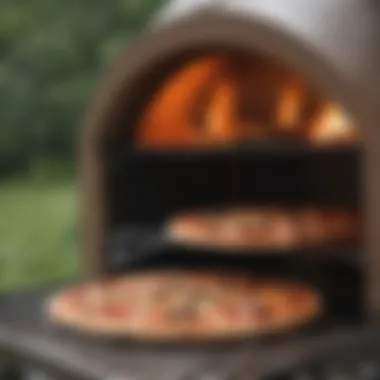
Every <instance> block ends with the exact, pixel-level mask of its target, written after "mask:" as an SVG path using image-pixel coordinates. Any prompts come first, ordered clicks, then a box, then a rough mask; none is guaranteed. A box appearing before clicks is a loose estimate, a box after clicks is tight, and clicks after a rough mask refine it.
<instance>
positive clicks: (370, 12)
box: [80, 0, 380, 313]
mask: <svg viewBox="0 0 380 380" xmlns="http://www.w3.org/2000/svg"><path fill="white" fill-rule="evenodd" d="M374 8H375V6H374V4H373V3H372V2H370V1H361V2H358V1H356V0H352V1H351V0H344V1H341V0H320V1H318V2H307V3H306V2H305V1H304V0H291V1H290V0H289V1H286V2H285V1H282V0H275V1H261V0H257V1H253V0H245V1H237V0H236V1H225V0H215V1H211V0H210V1H206V0H203V1H193V2H189V1H187V0H182V1H175V2H173V3H171V4H170V5H169V6H168V7H167V8H166V9H165V10H164V11H163V12H162V14H160V15H159V17H158V18H157V19H156V20H155V22H154V23H153V24H152V25H151V28H150V29H149V30H148V31H147V32H146V33H144V34H143V35H142V36H140V37H138V38H137V39H136V41H134V42H133V43H132V45H131V46H130V47H129V48H128V50H127V52H126V53H125V55H124V56H123V57H121V58H120V60H119V61H118V62H117V63H116V64H115V65H114V66H113V67H112V69H111V70H110V73H109V75H107V77H106V78H105V80H104V83H103V85H102V86H101V87H100V88H99V90H98V92H97V94H96V96H95V99H94V102H93V104H92V106H91V108H90V110H89V112H88V114H87V117H86V120H85V125H84V129H83V133H82V136H81V145H80V149H81V173H80V175H81V183H82V202H83V206H84V210H83V211H84V256H85V258H86V259H87V260H86V265H87V267H88V268H89V271H90V273H92V274H99V273H101V272H102V271H103V270H104V267H105V258H106V255H107V252H106V241H107V238H108V234H109V230H110V226H113V223H114V215H111V214H112V212H110V209H113V210H114V209H115V208H119V211H118V212H119V214H120V213H121V212H124V213H128V212H129V213H132V214H133V213H135V214H138V213H139V210H138V208H139V207H141V205H139V204H138V200H139V199H144V196H143V194H142V193H141V194H140V193H139V189H136V188H134V190H133V189H132V190H131V188H133V186H129V185H128V183H126V181H127V180H125V179H124V187H123V188H122V189H121V188H120V189H119V190H118V191H116V192H115V190H114V189H113V188H112V186H113V185H110V181H112V180H111V177H112V174H110V172H111V171H112V169H110V165H109V156H110V151H120V149H121V150H123V151H128V150H129V151H130V152H132V151H133V150H134V146H133V145H135V146H136V144H137V145H138V141H140V142H142V145H144V144H143V143H144V141H145V142H146V141H149V138H151V136H154V134H155V128H156V129H160V128H161V126H162V125H165V123H166V125H169V124H170V121H171V120H174V119H175V118H174V117H175V115H177V116H178V115H180V111H179V109H180V104H181V101H182V100H183V99H185V98H189V96H190V95H191V94H192V93H194V92H196V91H197V86H196V81H195V79H194V78H198V77H199V78H202V75H203V74H204V73H205V71H203V74H202V72H201V71H197V70H196V69H194V72H197V73H198V74H199V75H198V74H196V75H195V74H194V76H193V77H192V76H191V75H190V77H189V78H190V79H189V81H188V83H187V86H183V87H182V93H181V94H180V96H177V98H176V97H175V96H174V97H173V96H172V98H171V99H169V100H167V104H168V106H167V108H168V109H170V105H172V115H170V117H169V118H166V117H164V118H162V121H160V120H161V119H160V118H159V112H158V113H157V112H156V113H154V112H153V111H152V112H151V114H152V116H151V118H150V119H149V112H148V116H146V115H145V116H146V117H145V119H144V118H142V117H141V113H143V112H144V110H146V109H148V110H149V106H147V104H148V100H149V99H152V95H154V94H157V91H158V93H159V90H157V89H159V88H160V87H159V86H160V85H161V84H162V83H165V80H166V78H167V75H168V74H169V73H173V72H174V71H175V72H176V73H177V76H178V75H179V74H178V73H181V70H180V67H182V66H183V64H184V62H189V60H193V61H191V62H197V61H196V60H195V61H194V59H195V57H199V56H202V57H203V58H200V59H201V60H202V59H203V62H206V66H207V65H208V66H207V70H208V71H209V73H213V72H214V73H216V72H218V70H219V69H220V68H221V66H223V65H222V64H221V62H222V61H223V57H222V56H223V55H224V56H226V54H227V56H231V55H234V56H235V58H236V57H237V58H236V59H237V60H238V61H239V62H242V61H245V62H246V65H245V67H246V66H252V65H253V66H255V65H256V66H255V67H258V68H260V70H262V71H260V70H259V69H257V71H256V73H259V75H257V76H256V77H257V78H259V79H260V78H261V79H265V78H272V82H273V81H274V82H276V83H277V84H281V83H285V84H286V83H287V78H289V75H290V74H289V73H290V72H295V73H297V75H298V76H297V77H295V76H291V78H293V79H292V81H291V83H292V84H294V83H295V81H297V79H294V78H301V77H302V78H306V80H307V81H308V83H311V86H310V88H313V90H312V92H313V93H315V94H323V96H321V95H318V96H314V98H317V101H316V102H317V103H318V101H319V102H320V103H323V102H324V99H329V102H330V103H329V107H330V106H331V104H339V105H340V106H341V107H342V108H344V109H345V110H346V111H347V113H348V114H349V115H350V117H351V118H352V120H353V122H354V124H355V126H356V127H357V128H358V133H359V135H360V141H361V142H362V144H363V145H362V146H363V149H362V151H361V153H364V154H363V157H364V163H365V166H364V168H365V170H364V174H365V175H364V177H363V183H364V189H365V194H364V195H365V196H364V200H365V206H366V208H365V209H366V211H367V212H366V213H364V214H365V215H366V222H367V230H366V238H367V240H366V246H367V252H368V258H369V260H371V265H368V267H369V269H368V271H367V273H368V275H369V277H368V278H369V284H370V287H369V290H370V292H369V295H370V296H369V306H370V310H371V311H373V312H374V313H377V312H378V311H379V310H380V292H378V291H377V290H380V269H379V268H380V258H377V255H376V253H377V252H378V251H380V235H379V236H378V234H377V226H379V225H380V176H379V175H378V174H377V173H376V172H377V169H376V163H377V162H379V161H380V149H378V148H380V143H378V140H377V139H376V138H375V136H376V135H375V133H376V129H375V128H376V126H377V120H379V118H380V112H379V110H378V108H379V101H378V99H379V95H380V83H379V62H380V60H379V46H380V28H379V19H378V18H377V17H376V14H375V10H374ZM210 52H212V54H211V58H210V59H211V60H213V59H214V60H215V57H217V56H218V55H219V56H218V57H219V58H218V59H217V60H216V65H214V66H213V65H212V64H211V65H210V61H207V59H209V58H207V57H208V55H207V54H210ZM227 61H228V59H227ZM198 62H202V61H199V58H198ZM207 62H208V63H207ZM277 63H278V64H279V67H281V69H278V66H277ZM272 64H273V70H272V71H271V73H270V75H267V76H266V75H265V70H268V68H270V67H271V65H272ZM200 65H201V63H200ZM201 66H202V65H201ZM227 66H228V65H227ZM194 67H195V66H194ZM285 68H286V69H285ZM207 70H206V71H207ZM243 70H244V65H243V66H240V67H239V68H236V66H235V71H243ZM275 73H277V74H278V76H277V77H276V74H275ZM284 73H287V74H286V75H285V74H284ZM184 75H185V74H184ZM197 75H198V77H197ZM273 78H274V79H273ZM284 78H285V79H284ZM261 79H260V80H261ZM218 80H220V77H218ZM173 83H174V82H173ZM219 85H220V83H219ZM228 86H229V82H225V86H224V87H223V86H222V87H221V88H224V90H220V91H221V92H219V93H220V94H222V96H221V99H222V100H221V103H222V104H223V99H224V100H225V99H226V97H227V98H228V96H230V102H227V103H225V104H224V105H222V106H221V107H219V108H220V109H221V110H222V113H223V114H224V117H225V118H227V119H228V117H229V114H230V113H229V111H228V109H229V106H230V103H231V99H232V98H233V95H231V93H230V92H229V87H228ZM269 87H270V85H269V84H268V83H266V82H265V80H264V82H262V83H261V85H260V88H261V89H264V88H269ZM301 87H302V85H301ZM175 88H176V87H175V85H174V84H173V85H172V91H174V90H175ZM173 89H174V90H173ZM223 91H224V95H223ZM284 91H285V90H284ZM289 91H290V93H293V95H294V93H296V92H294V91H293V92H292V91H291V89H290V90H289ZM226 94H227V95H226ZM228 94H230V95H228ZM158 96H159V95H158ZM294 96H296V95H294ZM151 108H152V107H151ZM153 108H154V107H153ZM280 108H281V107H280V106H278V107H277V113H276V115H277V116H276V117H277V118H278V117H280V116H281V109H280ZM330 108H331V107H330ZM332 109H333V111H334V110H336V108H334V107H332ZM231 112H232V111H231ZM331 112H332V111H331ZM166 115H167V114H166ZM279 115H280V116H279ZM286 117H287V116H286V115H285V116H283V118H285V119H286ZM139 123H140V124H139ZM155 123H156V124H157V125H156V127H154V126H153V127H152V125H155ZM182 124H183V123H182ZM227 124H228V123H227ZM144 125H145V130H144ZM230 125H231V123H229V126H230ZM147 126H148V127H147ZM182 126H183V125H182ZM138 128H140V129H138ZM141 128H142V129H141ZM178 128H181V126H178ZM136 129H137V130H138V131H139V132H140V135H139V136H140V137H137V138H136V133H135V132H136ZM227 129H228V128H227ZM227 129H226V131H224V132H223V133H226V134H227V135H228V136H235V134H236V133H237V132H236V130H232V131H231V130H227ZM178 130H179V129H175V132H173V131H172V133H174V135H175V138H180V137H181V136H182V137H183V138H184V139H185V140H186V139H187V140H188V141H190V140H191V141H195V140H196V138H195V137H194V136H196V135H195V134H191V133H192V132H191V133H190V132H189V133H188V134H187V135H186V134H182V135H181V134H179V135H178ZM144 131H145V132H144ZM218 133H219V132H218ZM239 133H240V132H239ZM168 136H169V135H168ZM213 136H214V135H213ZM136 139H137V140H136ZM139 139H140V140H139ZM136 141H137V143H136ZM378 145H379V147H378ZM120 147H122V148H120ZM252 149H254V148H252ZM343 150H344V149H343ZM348 150H349V151H350V149H348ZM326 152H327V151H326ZM350 152H351V151H350ZM350 152H349V154H348V155H346V156H344V155H343V156H341V158H340V161H339V164H337V165H340V167H344V162H345V161H344V160H346V159H347V160H350V161H347V162H351V164H350V165H353V166H350V168H356V165H357V156H358V155H357V153H358V150H355V153H354V154H353V153H352V152H351V153H350ZM352 154H353V155H352ZM113 157H114V158H113V159H114V160H115V157H116V159H117V157H119V156H117V155H116V156H113ZM328 159H329V155H328V154H326V158H325V160H327V161H326V162H328ZM353 160H354V161H355V163H353ZM113 162H114V161H113ZM331 166H332V167H334V165H331ZM324 167H325V168H326V164H325V166H324ZM335 169H336V167H335ZM126 170H127V167H126V168H125V171H126ZM136 170H137V172H136V171H135V172H134V174H133V176H134V177H133V176H129V177H128V178H129V181H132V180H133V179H132V178H136V176H140V177H141V176H143V175H144V174H143V173H142V170H147V173H148V172H149V173H150V175H153V176H154V175H155V176H156V177H157V176H159V174H157V172H155V171H157V169H154V168H151V169H149V167H147V166H144V165H143V164H141V165H140V166H139V167H138V169H136ZM164 170H165V169H163V171H164ZM186 170H187V169H186ZM188 170H190V169H188ZM213 170H214V172H217V171H218V170H221V169H220V168H218V166H215V167H214V168H213ZM276 170H281V169H276ZM313 170H315V172H316V173H317V172H318V170H319V172H320V174H319V175H320V177H323V175H324V173H322V171H323V170H326V169H323V170H322V169H321V168H320V167H319V166H318V165H317V164H315V166H314V169H313ZM331 170H333V169H331ZM349 170H351V169H349ZM138 171H140V172H139V173H140V174H136V173H138ZM343 171H344V170H343ZM346 172H347V170H346ZM189 173H190V172H189ZM346 174H347V173H346ZM163 175H164V174H163ZM203 176H204V177H207V173H206V172H205V173H203ZM333 177H334V174H333V173H332V172H331V173H330V174H326V178H328V179H326V181H332V183H334V180H333ZM343 177H344V176H343ZM346 177H347V178H348V177H349V174H347V175H346ZM310 178H311V177H310ZM350 178H351V177H350ZM353 178H355V179H357V176H354V177H353ZM342 181H343V183H344V185H342V183H341V184H340V190H339V191H341V189H342V186H346V187H347V188H353V187H355V186H356V185H353V184H352V183H351V182H350V180H347V181H346V180H344V179H343V180H342ZM342 181H340V182H342ZM345 181H346V182H345ZM140 182H141V181H140ZM141 183H145V185H144V186H145V187H150V190H152V182H149V181H147V182H144V181H142V182H141ZM155 183H158V182H155ZM315 183H316V182H314V184H315ZM129 184H130V185H131V183H130V182H129ZM171 185H172V187H173V186H175V183H172V184H171ZM272 186H274V187H275V186H277V185H273V184H272ZM309 186H310V185H309ZM322 188H323V186H322V187H321V189H322ZM112 189H113V190H112ZM349 190H350V189H349ZM349 190H348V191H347V194H348V195H347V194H345V195H344V194H342V195H341V198H342V199H346V198H347V199H348V201H352V199H353V198H355V200H354V201H353V202H356V201H357V199H356V198H357V197H358V196H357V195H350V194H352V192H350V191H349ZM190 191H191V190H190ZM299 191H301V190H299ZM263 192H265V191H264V190H263ZM285 192H286V191H285ZM292 192H293V193H292ZM121 193H122V194H121ZM132 193H133V194H132ZM288 193H289V194H290V193H292V194H293V197H294V198H296V195H295V194H296V193H294V189H293V190H291V189H290V190H288ZM123 194H124V195H123ZM131 194H132V195H131ZM236 194H238V195H239V194H240V196H242V194H244V193H243V192H240V193H236ZM236 194H235V196H236V197H238V195H236ZM297 194H298V193H297ZM123 196H124V197H125V198H124V200H123ZM128 197H130V198H131V200H130V201H129V202H130V203H133V204H132V205H130V206H128V207H126V208H125V207H124V206H122V203H124V202H125V203H128V199H127V198H128ZM139 197H140V198H139ZM210 197H211V195H210V196H209V199H211V198H210ZM242 197H243V198H244V197H245V195H243V196H242ZM320 197H327V195H326V191H325V190H321V191H320ZM327 198H328V197H327ZM333 198H334V200H335V201H336V199H338V198H339V196H338V195H336V194H335V195H334V196H333V197H332V198H331V199H333ZM114 199H116V200H117V201H114ZM154 199H155V200H154V201H152V202H153V203H152V204H150V206H149V207H151V208H156V205H155V204H154V203H156V204H157V203H159V202H160V201H162V199H159V197H158V196H157V197H156V198H154ZM178 199H179V198H178ZM178 199H177V202H179V203H180V202H181V201H182V200H183V198H181V199H180V200H178ZM115 202H116V204H115ZM141 202H144V200H141ZM162 202H163V203H164V204H165V200H164V201H162ZM167 204H168V203H167ZM167 204H166V205H167ZM111 205H112V206H111ZM121 210H124V211H121ZM126 210H127V211H126ZM157 210H159V208H157ZM157 213H158V214H159V211H157ZM123 217H124V218H125V215H123ZM123 217H122V218H121V219H123ZM116 219H117V218H116ZM119 219H120V217H119ZM140 222H141V220H140ZM379 257H380V256H379ZM368 262H369V261H368ZM378 274H379V275H378Z"/></svg>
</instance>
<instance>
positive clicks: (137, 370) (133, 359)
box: [0, 287, 380, 380]
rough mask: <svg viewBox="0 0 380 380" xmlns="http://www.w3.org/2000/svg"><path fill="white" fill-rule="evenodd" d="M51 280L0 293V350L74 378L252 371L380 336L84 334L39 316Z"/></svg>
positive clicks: (351, 332)
mask: <svg viewBox="0 0 380 380" xmlns="http://www.w3.org/2000/svg"><path fill="white" fill-rule="evenodd" d="M56 288H57V287H51V288H44V289H37V290H32V291H28V292H22V293H11V294H3V295H1V296H0V351H2V352H5V353H8V354H11V355H12V356H14V357H16V358H18V359H20V360H28V361H31V362H36V363H40V364H41V365H42V366H43V365H47V366H49V368H54V370H56V371H58V372H61V373H63V374H65V376H68V377H71V378H76V379H83V380H84V379H109V380H111V379H112V380H117V379H127V380H129V379H131V380H132V379H133V380H161V379H162V380H164V379H165V380H192V379H196V380H203V379H208V380H210V379H211V380H214V379H215V380H219V379H223V380H224V379H229V378H231V377H233V378H234V379H245V378H250V379H253V378H259V377H261V376H262V375H263V374H264V373H265V372H266V371H267V370H268V368H270V370H271V371H274V370H283V369H287V368H292V367H293V366H295V365H297V364H298V363H301V362H302V361H304V360H307V359H308V358H309V356H310V355H317V354H319V353H321V354H322V353H324V352H326V349H327V348H329V349H330V350H334V347H342V346H347V345H349V344H350V343H352V344H354V345H355V347H356V348H357V347H358V345H359V344H360V339H361V340H362V341H363V342H364V341H365V342H367V341H368V339H373V340H374V339H375V336H376V340H377V342H379V341H380V339H379V338H380V328H377V327H376V328H373V327H372V328H369V327H368V328H360V329H357V330H355V329H349V328H346V329H344V328H341V329H340V330H337V329H334V330H333V331H331V332H326V333H324V335H323V338H322V336H321V335H320V334H317V333H310V334H311V335H310V334H308V335H307V336H306V337H303V338H301V337H298V338H297V337H294V336H293V337H288V338H287V339H285V338H284V337H283V338H281V339H279V340H275V341H273V340H272V341H269V340H267V341H263V340H261V341H255V342H253V341H251V342H245V343H244V344H239V345H238V344H236V343H234V344H230V345H223V346H221V345H220V346H198V347H195V346H190V347H184V346H182V347H181V346H169V345H167V346H157V345H156V346H155V345H147V344H145V345H141V344H140V345H139V344H136V343H133V342H122V343H121V342H110V341H104V340H97V339H95V338H91V339H90V338H86V337H83V336H79V335H77V334H74V333H72V332H67V331H62V330H59V329H57V328H56V327H55V326H53V325H51V324H50V323H49V321H48V320H47V319H46V318H45V316H44V314H43V312H42V310H43V303H44V301H45V300H46V298H47V296H48V295H49V294H51V293H52V292H53V291H54V290H55V289H56ZM374 329H375V330H374ZM374 331H375V332H374ZM277 339H278V338H277ZM335 349H336V348H335ZM274 355H275V358H276V360H273V358H274Z"/></svg>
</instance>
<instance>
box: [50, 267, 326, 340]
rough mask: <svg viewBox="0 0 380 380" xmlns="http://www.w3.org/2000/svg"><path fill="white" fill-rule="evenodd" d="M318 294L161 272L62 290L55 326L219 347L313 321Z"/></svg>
mask: <svg viewBox="0 0 380 380" xmlns="http://www.w3.org/2000/svg"><path fill="white" fill-rule="evenodd" d="M321 310H322V302H321V298H320V296H319V294H318V293H317V292H316V291H315V290H313V289H311V288H309V287H307V286H305V285H302V284H299V283H295V282H294V283H293V282H291V281H285V280H279V279H264V278H258V277H252V276H250V275H247V274H243V275H241V274H226V273H222V272H195V271H180V270H178V271H173V270H167V271H156V272H146V273H135V274H133V275H125V276H124V277H119V278H115V279H112V280H107V281H106V280H104V281H103V282H102V283H93V284H84V285H78V286H74V287H72V288H68V289H63V290H62V291H60V292H58V293H57V294H55V295H54V296H53V297H52V298H51V299H50V300H49V302H48V304H47V311H48V314H49V316H50V318H51V319H52V321H54V322H55V323H59V324H61V325H65V326H68V327H72V328H75V329H77V330H80V331H82V332H86V333H90V334H96V335H103V336H109V337H125V338H128V337H129V338H134V339H137V340H141V341H143V340H160V341H161V340H163V341H168V340H169V341H186V340H210V339H211V340H213V339H226V338H227V339H228V338H238V337H245V336H255V335H257V334H263V333H269V332H278V331H283V330H286V329H289V328H294V327H297V326H299V325H302V324H305V323H307V322H310V321H312V320H313V319H314V318H315V317H316V316H317V315H318V314H319V313H320V312H321Z"/></svg>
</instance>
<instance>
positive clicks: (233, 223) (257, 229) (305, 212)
mask: <svg viewBox="0 0 380 380" xmlns="http://www.w3.org/2000/svg"><path fill="white" fill-rule="evenodd" d="M359 227H360V222H359V220H358V218H357V216H356V215H355V214H354V213H351V212H348V211H346V210H340V209H326V210H323V209H318V208H305V209H285V208H280V207H278V208H276V207H272V208H271V207H257V208H255V207H247V208H244V207H242V208H227V209H220V210H212V211H207V210H203V211H198V212H197V211H192V212H188V213H187V212H184V213H182V214H179V215H176V216H174V217H173V218H171V219H169V220H168V221H167V223H166V232H167V234H168V235H169V237H170V238H171V239H172V240H174V241H176V242H180V243H184V244H190V245H194V246H203V247H216V248H218V249H223V248H225V249H231V248H233V249H237V250H239V248H240V249H254V248H261V249H275V250H283V251H286V250H288V249H290V248H297V247H312V246H316V245H317V246H318V245H327V244H333V243H338V242H346V241H355V240H356V239H357V238H358V235H359V231H360V228H359Z"/></svg>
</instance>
